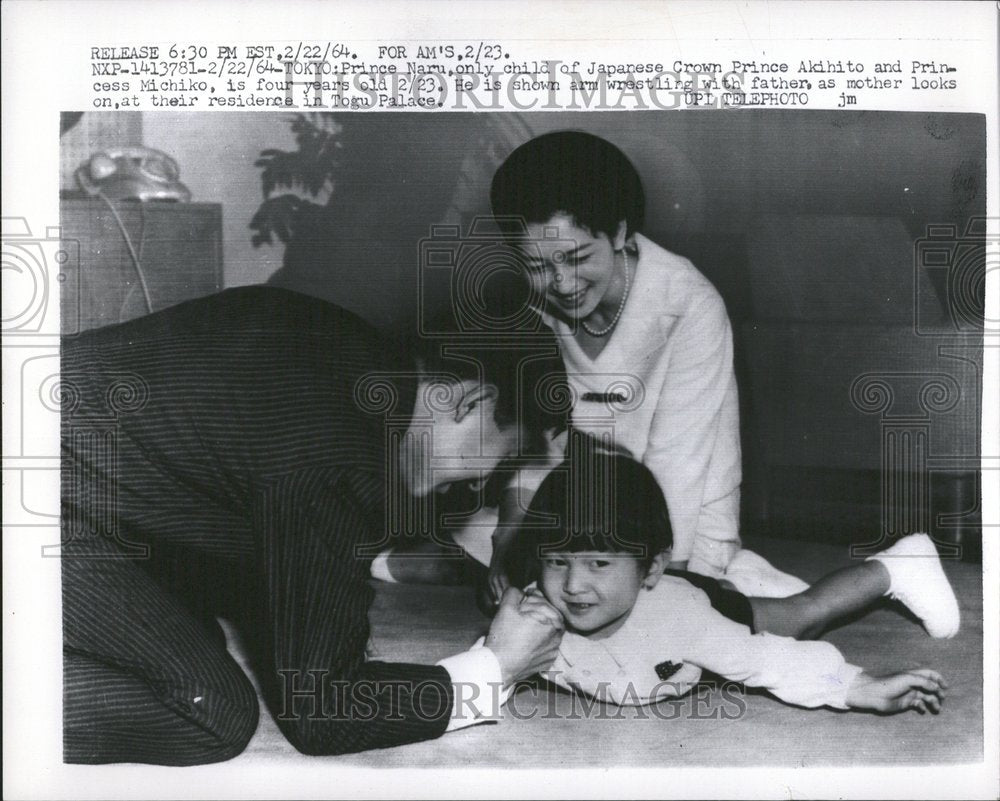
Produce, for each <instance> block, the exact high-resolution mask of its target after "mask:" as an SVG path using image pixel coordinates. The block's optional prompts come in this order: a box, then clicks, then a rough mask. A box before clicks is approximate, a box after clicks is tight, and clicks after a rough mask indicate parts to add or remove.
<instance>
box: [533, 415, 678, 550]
mask: <svg viewBox="0 0 1000 801" xmlns="http://www.w3.org/2000/svg"><path fill="white" fill-rule="evenodd" d="M573 434H574V436H575V437H578V439H577V441H576V442H573V443H571V445H570V455H569V457H568V458H567V459H566V460H565V461H564V462H563V463H562V464H561V465H559V467H557V468H555V469H554V470H553V471H552V472H551V473H549V475H548V476H546V478H545V480H544V481H543V482H542V484H541V486H540V487H539V488H538V492H536V493H535V496H534V498H532V501H531V504H530V505H529V507H528V513H527V515H526V516H525V518H524V521H523V523H522V525H521V529H520V531H519V532H518V548H519V550H520V551H521V553H522V558H524V559H525V560H526V561H528V562H530V561H536V562H537V560H538V559H539V558H540V557H544V556H545V554H546V553H551V552H553V551H567V552H573V551H604V552H610V553H625V554H631V555H634V556H636V557H637V558H639V559H640V561H641V562H642V563H643V564H644V565H645V566H646V567H648V566H649V564H650V563H651V562H652V560H653V557H655V556H656V555H657V554H659V553H662V552H663V551H665V550H666V549H667V548H669V547H671V545H672V544H673V532H672V530H671V528H670V518H669V515H668V513H667V502H666V500H665V499H664V497H663V492H662V490H661V489H660V485H659V484H658V483H657V481H656V478H655V477H654V476H653V474H652V473H651V472H650V471H649V468H647V467H646V466H645V465H642V464H640V463H639V462H636V461H635V460H634V459H632V458H630V457H628V456H622V455H620V454H611V453H606V452H602V451H600V450H599V449H598V447H597V444H596V440H594V439H592V438H589V437H586V435H580V434H579V432H573ZM580 437H585V438H580Z"/></svg>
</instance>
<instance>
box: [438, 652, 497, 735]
mask: <svg viewBox="0 0 1000 801" xmlns="http://www.w3.org/2000/svg"><path fill="white" fill-rule="evenodd" d="M482 643H483V641H482V640H480V641H479V642H477V643H476V644H475V645H474V646H472V648H470V649H469V650H468V651H465V652H464V653H461V654H455V656H449V657H448V658H447V659H442V660H441V661H440V662H438V665H440V666H441V667H443V668H444V669H445V670H447V671H448V675H449V676H451V683H452V688H453V692H454V695H455V700H454V705H453V706H452V709H451V720H450V721H449V722H448V728H447V729H445V731H455V730H456V729H464V728H465V727H466V726H472V725H474V724H476V723H484V722H486V721H491V720H500V709H501V707H502V706H503V705H504V704H505V703H506V702H507V696H508V695H510V690H508V689H505V688H504V686H503V672H502V671H501V670H500V660H499V659H497V657H496V654H494V653H493V652H492V651H491V650H490V649H489V648H487V647H485V646H484V645H483V644H482Z"/></svg>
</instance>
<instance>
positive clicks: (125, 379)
mask: <svg viewBox="0 0 1000 801" xmlns="http://www.w3.org/2000/svg"><path fill="white" fill-rule="evenodd" d="M398 367H399V365H398V363H397V359H396V358H395V357H393V356H392V355H391V354H390V352H389V350H388V349H387V347H386V346H385V344H384V343H383V342H381V341H380V339H379V338H378V336H376V334H375V333H374V331H373V329H371V328H370V327H369V326H367V325H366V324H365V323H363V322H362V321H361V320H359V319H358V318H357V317H355V316H353V315H352V314H350V313H348V312H346V311H344V310H342V309H340V308H338V307H336V306H333V305H331V304H329V303H326V302H324V301H320V300H317V299H314V298H310V297H306V296H304V295H299V294H297V293H293V292H289V291H286V290H283V289H278V288H274V287H263V286H258V287H245V288H239V289H231V290H228V291H225V292H222V293H220V294H218V295H214V296H211V297H208V298H204V299H200V300H195V301H191V302H188V303H184V304H181V305H179V306H175V307H173V308H171V309H167V310H165V311H162V312H158V313H155V314H152V315H149V316H148V317H144V318H141V319H138V320H134V321H131V322H128V323H124V324H121V325H116V326H111V327H108V328H104V329H100V330H97V331H93V332H89V333H86V334H84V335H81V336H79V337H76V338H74V339H68V340H66V341H64V343H63V352H62V390H63V427H62V434H63V437H62V440H63V499H62V500H63V531H64V534H63V537H64V555H66V554H69V553H73V552H75V553H84V552H85V551H86V542H87V540H88V538H93V537H105V538H107V537H111V538H113V539H114V540H115V542H116V543H117V547H118V548H119V549H120V550H121V551H122V552H123V553H127V554H131V555H139V556H140V557H141V556H142V554H143V553H144V552H145V553H146V556H145V557H144V561H143V565H144V567H146V568H147V569H149V570H150V571H151V572H152V573H153V574H154V575H155V576H156V577H157V578H158V580H162V582H163V586H164V587H165V588H166V589H167V590H168V591H169V592H172V593H175V594H178V595H180V596H181V597H183V599H184V600H185V601H186V602H187V603H189V604H190V606H191V608H192V609H199V610H202V611H207V613H208V614H212V613H214V612H215V611H216V609H217V605H218V604H222V605H226V606H232V607H238V608H239V610H240V611H239V613H238V614H239V619H240V621H241V623H242V624H243V625H242V628H243V631H244V634H245V635H246V636H248V637H249V639H250V642H251V644H252V648H253V650H254V651H255V653H256V654H257V664H256V669H257V672H258V675H259V677H260V679H261V682H262V684H263V686H264V692H265V697H266V698H267V700H268V702H269V703H270V704H271V706H272V709H273V710H274V712H275V715H276V718H277V720H278V724H279V726H281V728H282V730H283V731H284V733H285V735H286V736H287V737H288V738H289V740H290V741H291V742H292V743H293V745H295V746H296V747H297V748H299V749H300V750H302V751H304V752H307V753H314V754H331V753H344V752H350V751H359V750H364V749H369V748H378V747H384V746H392V745H397V744H401V743H406V742H411V741H416V740H422V739H428V738H432V737H436V736H438V735H440V734H441V733H442V732H444V730H445V727H446V725H447V723H448V719H449V715H450V713H451V708H452V703H453V698H452V688H451V685H450V682H449V676H448V673H447V671H446V670H445V669H444V668H441V667H433V666H421V665H408V664H387V663H381V662H366V660H365V645H366V642H367V639H368V620H367V612H368V608H369V606H370V604H371V601H372V596H373V593H372V590H371V588H370V587H369V585H368V569H369V563H370V558H359V557H358V554H357V552H356V547H357V546H359V545H363V544H365V543H368V544H371V543H374V542H377V541H378V540H379V538H380V536H381V534H382V533H383V531H384V524H383V520H384V516H383V509H384V497H385V475H386V464H385V462H386V460H385V442H386V418H385V415H379V414H373V413H370V412H366V411H364V410H363V409H362V408H360V407H359V404H358V402H357V399H356V395H355V393H356V385H357V381H358V379H359V378H360V377H361V376H363V375H365V374H366V373H368V372H369V371H374V370H379V371H383V370H394V369H398ZM397 390H398V392H399V396H398V403H397V404H396V406H395V408H394V412H395V414H397V415H400V414H402V415H403V419H405V416H406V415H408V413H409V411H410V410H411V409H412V397H413V395H412V392H413V388H412V387H399V385H398V383H397ZM396 419H397V421H398V420H399V419H400V418H399V417H398V416H397V418H396ZM404 424H405V423H404ZM142 549H145V551H143V550H142ZM237 601H238V602H239V603H233V602H237ZM107 625H109V626H114V621H107ZM317 680H318V681H321V682H322V689H323V692H322V694H320V695H316V693H313V694H312V695H310V694H309V693H308V692H307V691H308V690H309V689H310V688H311V689H313V690H317V688H318V685H315V684H313V682H314V681H317ZM414 690H416V692H414ZM310 713H312V714H310Z"/></svg>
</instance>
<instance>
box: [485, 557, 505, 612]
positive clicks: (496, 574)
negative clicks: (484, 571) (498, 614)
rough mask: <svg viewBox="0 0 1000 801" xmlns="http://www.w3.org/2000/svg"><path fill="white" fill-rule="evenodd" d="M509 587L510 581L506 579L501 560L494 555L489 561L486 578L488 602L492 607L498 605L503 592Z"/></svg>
mask: <svg viewBox="0 0 1000 801" xmlns="http://www.w3.org/2000/svg"><path fill="white" fill-rule="evenodd" d="M509 586H510V579H509V578H507V571H505V570H504V566H503V559H502V558H499V559H498V558H497V556H496V555H495V554H494V556H493V559H492V560H491V561H490V571H489V574H488V575H487V577H486V587H487V589H488V592H489V598H490V602H491V604H492V605H493V606H496V605H497V604H498V603H500V599H501V598H502V597H503V591H504V590H506V589H507V588H508V587H509Z"/></svg>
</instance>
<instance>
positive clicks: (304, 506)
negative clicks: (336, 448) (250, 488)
mask: <svg viewBox="0 0 1000 801" xmlns="http://www.w3.org/2000/svg"><path fill="white" fill-rule="evenodd" d="M364 480H365V477H364V476H359V475H358V474H352V475H351V480H350V481H349V480H348V479H347V477H346V473H345V471H340V470H332V469H328V470H308V471H297V472H296V473H293V474H288V475H284V476H281V477H279V478H277V479H275V480H274V481H271V482H269V483H268V486H267V487H266V488H265V489H264V490H263V492H262V493H261V495H260V496H259V502H258V503H257V504H256V507H255V528H256V529H257V532H258V547H259V548H260V549H261V553H260V557H261V558H260V564H261V566H262V568H263V569H262V575H261V578H262V580H263V582H264V585H263V587H262V599H261V603H262V607H263V616H262V620H261V628H262V629H263V632H259V633H263V634H264V636H265V637H266V638H267V639H266V641H265V642H266V647H265V653H264V655H263V657H264V658H265V659H267V660H268V664H266V665H265V666H264V668H265V669H264V671H263V673H264V675H263V677H262V681H264V683H265V685H266V687H265V693H266V694H267V695H268V700H269V703H270V704H271V705H272V707H273V709H274V713H275V719H276V721H277V723H278V725H279V727H280V728H281V730H282V732H283V733H284V734H285V736H286V737H287V738H288V739H289V741H290V742H291V743H292V744H293V745H294V746H295V747H296V748H297V749H299V750H300V751H302V752H304V753H308V754H342V753H350V752H354V751H363V750H367V749H370V748H385V747H388V746H394V745H402V744H405V743H411V742H417V741H420V740H427V739H432V738H435V737H438V736H440V735H441V734H442V733H444V732H445V731H446V730H447V729H450V728H458V727H460V726H459V725H458V724H461V725H468V724H469V723H474V722H477V720H479V719H481V718H482V717H489V716H491V715H492V714H494V711H495V705H493V703H492V701H493V699H494V698H495V697H497V696H499V695H500V691H501V690H502V688H503V686H507V685H509V684H510V683H512V682H513V681H516V680H518V679H520V678H524V677H526V676H527V675H530V673H527V672H525V671H531V672H535V671H537V670H538V669H539V668H538V667H536V666H535V661H536V660H537V659H538V657H539V655H541V656H542V658H543V659H544V658H548V662H551V660H552V658H554V656H555V648H556V647H557V646H558V633H557V632H556V630H555V628H554V627H553V626H551V625H543V624H542V623H540V622H539V621H538V620H537V619H534V618H531V617H530V616H528V614H527V612H528V611H529V610H523V611H522V610H519V609H515V610H513V611H510V610H508V613H507V614H506V615H505V618H504V620H505V621H506V625H501V626H500V628H499V629H498V630H497V631H496V632H494V631H493V629H492V628H491V634H496V636H494V637H493V638H492V641H488V642H487V645H488V646H489V647H488V648H484V649H480V652H479V653H477V652H476V651H470V652H468V653H467V654H463V655H459V657H453V658H451V659H450V660H444V661H443V663H442V664H441V665H418V664H409V663H387V662H379V661H371V662H369V661H366V659H365V646H366V643H367V641H368V635H369V624H368V610H369V607H370V605H371V602H372V599H373V595H374V593H373V591H372V589H371V587H370V586H369V584H368V567H369V560H368V559H360V558H358V557H357V555H356V553H355V548H356V546H357V545H360V544H363V543H366V542H370V541H371V539H372V536H371V535H372V521H371V519H370V518H369V517H368V515H367V513H366V510H365V507H364V506H363V504H362V503H360V501H359V500H358V495H357V493H356V492H355V491H354V489H353V488H352V486H351V485H352V483H354V482H357V481H364ZM372 480H373V481H374V480H375V479H374V478H373V479H372ZM498 617H499V615H498ZM501 623H504V621H503V620H502V621H501ZM497 625H498V624H497V622H496V621H495V622H494V628H496V627H497ZM550 652H551V653H550ZM546 664H547V663H546ZM452 671H454V675H453V674H452ZM498 683H499V685H501V686H497V684H498ZM456 690H457V693H456ZM453 720H454V721H455V722H454V723H453Z"/></svg>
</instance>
